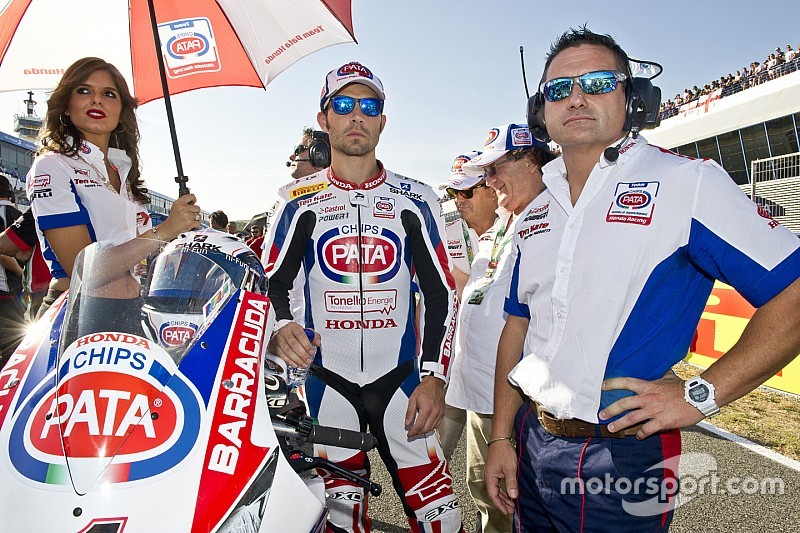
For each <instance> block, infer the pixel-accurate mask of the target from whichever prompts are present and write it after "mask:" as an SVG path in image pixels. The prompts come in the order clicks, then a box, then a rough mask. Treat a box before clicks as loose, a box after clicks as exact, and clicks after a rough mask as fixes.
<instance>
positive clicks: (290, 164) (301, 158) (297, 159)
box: [286, 157, 311, 167]
mask: <svg viewBox="0 0 800 533" xmlns="http://www.w3.org/2000/svg"><path fill="white" fill-rule="evenodd" d="M302 161H311V160H310V159H308V158H303V157H298V158H296V159H295V162H302ZM286 166H287V167H290V166H292V162H291V161H287V162H286Z"/></svg>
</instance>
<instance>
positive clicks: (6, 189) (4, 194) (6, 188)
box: [0, 176, 12, 198]
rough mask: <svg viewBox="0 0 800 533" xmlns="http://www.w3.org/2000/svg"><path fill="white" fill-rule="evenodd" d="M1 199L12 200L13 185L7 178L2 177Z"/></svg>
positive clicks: (0, 184)
mask: <svg viewBox="0 0 800 533" xmlns="http://www.w3.org/2000/svg"><path fill="white" fill-rule="evenodd" d="M0 198H12V194H11V183H10V182H9V181H8V178H6V177H5V176H0Z"/></svg>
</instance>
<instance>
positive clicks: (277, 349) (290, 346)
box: [267, 322, 320, 368]
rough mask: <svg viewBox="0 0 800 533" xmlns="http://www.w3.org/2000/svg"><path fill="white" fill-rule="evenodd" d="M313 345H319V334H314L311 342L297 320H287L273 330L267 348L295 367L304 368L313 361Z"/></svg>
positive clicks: (314, 350) (314, 349)
mask: <svg viewBox="0 0 800 533" xmlns="http://www.w3.org/2000/svg"><path fill="white" fill-rule="evenodd" d="M315 346H320V336H319V335H318V334H314V342H313V344H312V343H310V342H308V337H306V332H305V331H303V328H301V327H300V324H298V323H297V322H289V323H288V324H286V325H285V326H283V327H282V328H281V329H279V330H278V331H276V332H275V335H273V336H272V338H271V339H270V341H269V345H268V346H267V349H268V350H269V351H270V353H274V354H275V355H277V356H279V357H280V358H281V359H283V360H284V361H286V362H287V363H288V364H290V365H292V366H293V367H295V368H299V367H302V368H306V367H307V366H308V365H310V364H311V363H312V361H314V353H315V352H316V348H314V347H315Z"/></svg>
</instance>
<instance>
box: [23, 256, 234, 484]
mask: <svg viewBox="0 0 800 533" xmlns="http://www.w3.org/2000/svg"><path fill="white" fill-rule="evenodd" d="M126 246H128V247H133V246H140V247H141V249H140V250H137V249H134V250H133V252H131V250H130V249H126V248H124V247H126ZM152 248H153V244H152V241H148V243H137V242H136V241H131V242H130V243H125V244H123V245H121V246H120V247H116V248H108V247H106V248H103V247H101V246H98V245H92V246H90V247H88V248H87V249H86V250H84V251H83V252H81V254H80V255H79V256H78V258H77V259H76V262H75V265H76V268H75V269H74V271H73V276H72V281H71V284H70V296H69V304H68V305H69V308H68V311H67V315H66V317H65V319H64V324H65V326H64V328H63V330H62V332H61V337H60V348H59V360H58V376H57V385H56V388H55V391H54V393H53V394H52V395H51V397H50V398H46V399H45V400H44V403H43V407H44V406H47V407H46V409H44V410H42V411H43V412H45V413H46V414H45V415H44V416H43V417H41V418H42V419H41V421H40V424H39V426H40V427H38V428H37V427H34V428H32V429H33V431H32V435H35V434H39V435H41V437H42V441H43V442H42V444H43V445H44V446H43V447H44V448H45V449H46V451H47V453H48V454H55V453H57V452H61V453H60V454H63V455H62V457H63V464H64V465H65V466H66V469H67V473H68V475H69V478H70V481H71V483H72V486H73V488H74V490H75V492H76V493H78V494H85V493H87V492H88V491H90V490H96V489H97V488H99V487H101V486H104V485H105V484H109V483H110V484H116V483H127V482H131V481H136V480H140V479H145V478H148V477H152V476H153V475H157V474H159V473H161V472H165V471H166V470H168V469H170V468H172V467H173V466H175V465H177V464H178V463H180V462H181V461H182V460H183V459H184V458H186V456H187V455H188V454H189V452H190V451H191V445H192V444H193V443H194V442H195V441H196V436H197V434H198V432H199V430H200V424H201V420H202V416H201V408H200V405H201V403H200V401H199V400H198V393H197V390H196V388H195V387H194V386H193V384H192V383H191V382H190V381H189V380H188V379H187V378H186V377H185V376H183V375H182V374H181V373H180V372H179V370H178V365H177V361H180V360H181V359H182V358H183V356H184V355H185V354H186V353H187V352H188V351H190V350H191V348H192V345H193V343H192V339H193V338H194V335H195V333H196V332H197V331H198V330H200V329H202V328H203V327H204V324H205V323H206V322H207V321H208V319H209V318H211V317H212V316H213V314H214V312H215V310H216V309H218V308H219V307H221V306H223V305H224V304H225V302H227V299H228V298H230V294H232V293H233V292H234V291H233V290H232V288H231V287H232V284H231V282H230V280H229V279H228V276H227V275H226V273H225V271H224V270H222V269H221V268H219V267H218V266H216V265H215V264H214V262H213V261H210V260H208V259H207V258H205V257H203V256H202V255H200V254H198V253H195V252H179V251H173V252H172V253H169V252H164V253H161V254H158V252H159V251H160V250H153V249H152ZM123 252H131V253H129V254H126V253H123ZM134 252H135V253H134ZM148 253H149V255H148V256H147V257H148V262H149V263H150V266H149V268H147V269H146V268H143V267H144V265H141V266H140V265H139V264H138V263H137V264H136V265H131V264H128V263H126V262H125V261H126V260H127V261H129V259H127V258H128V257H130V256H131V255H133V256H141V257H144V256H145V254H148ZM138 272H149V273H148V274H147V276H146V277H145V278H144V279H143V280H142V281H143V282H144V283H140V279H139V278H138V277H137V275H136V274H137V273H138ZM168 279H169V280H171V281H170V282H168V281H167V280H168ZM142 287H146V288H145V289H142ZM159 291H168V292H169V296H170V298H172V299H173V300H174V301H177V300H180V299H183V300H185V302H184V305H183V306H182V307H180V306H176V307H173V308H171V310H172V311H176V312H175V313H172V314H170V316H166V315H167V314H166V313H163V312H160V311H159V314H158V316H157V317H155V318H154V317H152V316H150V315H151V314H152V313H154V311H153V308H159V309H161V308H160V307H159V306H158V305H156V304H157V303H158V299H159V298H160V297H163V293H162V292H159ZM152 293H155V294H156V296H153V294H152ZM203 298H205V301H204V302H203V303H202V304H201V303H200V300H201V299H203ZM154 324H155V326H154V327H153V325H154ZM148 326H151V327H148ZM198 338H199V337H198ZM45 441H46V442H45Z"/></svg>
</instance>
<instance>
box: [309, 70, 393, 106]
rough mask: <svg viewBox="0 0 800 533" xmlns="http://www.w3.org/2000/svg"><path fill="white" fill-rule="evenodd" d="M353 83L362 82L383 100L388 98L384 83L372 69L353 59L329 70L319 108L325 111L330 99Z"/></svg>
mask: <svg viewBox="0 0 800 533" xmlns="http://www.w3.org/2000/svg"><path fill="white" fill-rule="evenodd" d="M351 83H360V84H361V85H366V86H367V87H369V88H370V89H372V90H373V91H375V94H376V95H378V98H380V99H381V100H386V94H385V93H384V92H383V83H381V80H380V79H379V78H378V77H377V76H375V75H373V74H372V71H371V70H370V69H368V68H367V67H365V66H364V65H362V64H361V63H358V62H357V61H351V62H350V63H347V64H345V65H342V66H341V67H339V68H335V69H333V70H332V71H330V72H328V75H327V76H325V85H323V86H322V94H321V95H320V100H319V108H320V110H321V111H325V107H326V106H327V105H328V101H329V100H330V99H331V98H332V97H333V96H334V95H335V94H336V93H338V92H339V91H341V90H342V89H344V88H345V86H347V85H350V84H351Z"/></svg>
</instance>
